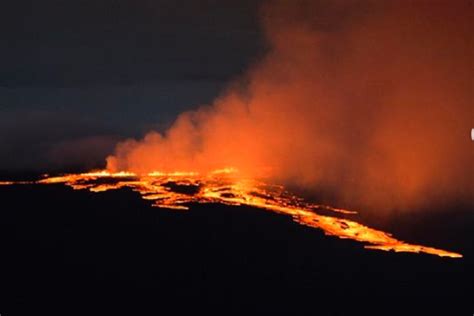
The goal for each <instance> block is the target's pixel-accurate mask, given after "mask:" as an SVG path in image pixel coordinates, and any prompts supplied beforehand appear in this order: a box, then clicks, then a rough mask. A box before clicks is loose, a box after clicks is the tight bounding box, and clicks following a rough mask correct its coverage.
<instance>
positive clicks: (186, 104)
mask: <svg viewBox="0 0 474 316" xmlns="http://www.w3.org/2000/svg"><path fill="white" fill-rule="evenodd" d="M258 5H259V4H258V1H254V0H240V1H217V0H216V1H211V0H206V1H176V0H139V1H123V0H122V1H117V0H115V1H112V0H108V1H105V0H104V1H96V0H94V1H92V0H82V1H61V0H56V1H54V0H46V1H5V2H3V3H2V5H0V37H1V39H2V41H1V44H0V45H1V46H0V69H1V72H0V144H1V146H0V163H1V165H2V167H0V169H28V168H30V169H31V168H46V169H50V168H52V169H55V168H65V167H66V168H67V167H68V166H74V165H77V164H86V166H85V167H89V166H87V164H89V165H93V164H95V163H97V161H98V160H100V159H101V158H102V157H103V156H104V155H106V154H107V153H109V152H110V151H111V150H112V148H113V145H114V143H115V141H117V140H119V139H121V138H123V137H128V136H140V135H142V134H143V133H145V132H146V131H147V130H149V129H151V128H156V129H158V130H162V129H164V128H165V127H166V126H167V125H169V124H170V123H171V122H172V120H173V119H174V118H175V116H176V115H177V114H178V113H180V112H182V111H183V110H186V109H193V108H196V107H197V106H199V105H201V104H205V103H209V102H210V101H212V99H213V98H214V97H215V96H216V95H218V94H219V91H220V90H221V89H222V88H223V86H225V84H226V83H228V82H229V81H230V80H232V79H233V78H235V77H236V76H238V75H239V74H241V73H242V72H243V71H244V70H245V69H246V67H247V66H248V65H249V64H250V63H252V62H254V61H255V60H257V59H258V56H259V55H260V54H261V53H262V51H263V46H264V44H263V41H262V39H261V38H262V35H261V33H260V29H259V23H258Z"/></svg>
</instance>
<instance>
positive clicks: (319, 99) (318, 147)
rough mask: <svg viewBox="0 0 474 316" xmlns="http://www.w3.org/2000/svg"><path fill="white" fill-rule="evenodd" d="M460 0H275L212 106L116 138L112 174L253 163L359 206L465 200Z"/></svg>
mask: <svg viewBox="0 0 474 316" xmlns="http://www.w3.org/2000/svg"><path fill="white" fill-rule="evenodd" d="M472 12H473V10H472V4H471V3H470V2H469V1H450V2H448V1H426V2H423V1H417V2H409V1H393V2H391V1H384V2H383V3H380V2H377V1H373V2H370V1H336V2H334V1H322V2H318V3H315V2H314V1H271V2H268V3H266V4H265V5H264V6H262V10H261V17H262V27H263V29H264V32H265V34H266V38H267V43H268V51H267V53H266V55H265V56H264V57H263V58H262V60H260V61H259V62H258V63H256V64H254V65H252V67H250V69H249V70H248V72H247V74H246V75H245V76H244V77H243V78H239V79H238V80H236V82H234V83H233V84H232V85H231V86H230V87H229V88H228V89H227V90H226V91H225V92H224V93H223V94H222V95H221V96H220V97H219V98H218V99H217V100H215V102H214V103H213V104H211V105H209V106H205V107H201V108H199V109H198V110H196V111H192V112H186V113H183V114H182V115H180V116H179V117H178V119H177V120H176V122H175V124H174V125H173V126H172V127H171V128H170V129H169V130H168V131H166V132H165V133H162V134H161V133H158V132H154V131H152V132H150V133H149V134H148V135H146V136H145V137H144V138H143V139H142V140H139V141H136V140H127V141H125V142H122V143H120V144H119V145H118V146H117V148H116V151H115V154H114V155H113V156H110V157H109V158H108V168H109V169H111V170H132V171H136V172H147V171H152V170H190V169H193V170H195V169H197V170H208V169H212V168H221V167H224V166H235V167H237V168H239V169H240V170H242V171H243V172H244V173H247V174H250V175H254V176H255V175H260V174H261V172H262V170H263V171H265V172H266V174H267V176H269V177H270V178H273V179H274V180H276V181H282V182H284V183H287V184H290V185H295V186H299V187H301V188H303V189H305V190H307V191H308V192H315V193H318V194H320V195H322V196H327V197H330V199H331V200H332V201H333V202H336V203H339V204H343V205H347V206H351V207H357V208H358V207H360V208H364V209H367V210H373V211H376V210H383V211H386V210H389V209H403V210H410V209H413V208H417V207H421V206H426V205H433V204H435V203H444V202H452V201H457V202H459V201H462V202H466V203H469V204H470V205H471V204H472V202H471V200H472V195H473V193H474V167H473V166H474V165H473V162H474V159H473V158H474V144H473V143H472V142H471V140H470V129H471V128H472V127H474V105H473V104H472V102H473V100H474V98H473V92H472V87H473V85H472V84H473V81H472V80H473V79H472V78H473V67H472V57H473V45H472V44H473V43H472V34H471V31H472V29H473V25H472V23H473V22H472V21H473V16H472V15H473V14H472Z"/></svg>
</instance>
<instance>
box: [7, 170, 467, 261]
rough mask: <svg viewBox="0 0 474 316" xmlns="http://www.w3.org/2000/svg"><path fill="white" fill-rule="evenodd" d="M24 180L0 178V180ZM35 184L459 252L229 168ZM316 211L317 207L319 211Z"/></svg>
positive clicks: (97, 175)
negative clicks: (243, 210)
mask: <svg viewBox="0 0 474 316" xmlns="http://www.w3.org/2000/svg"><path fill="white" fill-rule="evenodd" d="M24 183H28V182H12V181H5V182H0V185H12V184H24ZM29 183H35V184H44V185H46V184H65V185H67V186H69V187H71V188H73V189H74V190H89V191H91V192H104V191H108V190H117V189H121V188H129V189H131V190H133V191H136V192H138V193H139V194H140V195H141V197H142V198H143V199H145V200H149V201H152V203H153V204H152V205H153V206H154V207H160V208H167V209H176V210H188V209H189V205H190V204H191V203H221V204H227V205H236V206H238V205H247V206H251V207H255V208H259V209H263V210H267V211H270V212H275V213H278V214H285V215H288V216H291V218H292V219H293V220H294V221H295V222H297V223H299V224H301V225H305V226H309V227H313V228H317V229H321V230H322V231H324V233H325V234H326V235H330V236H336V237H338V238H341V239H350V240H354V241H358V242H361V243H363V244H365V246H364V247H365V248H367V249H378V250H385V251H390V250H393V251H395V252H413V253H427V254H431V255H437V256H440V257H451V258H461V257H462V255H461V254H459V253H455V252H451V251H446V250H442V249H437V248H433V247H427V246H423V245H417V244H410V243H407V242H404V241H401V240H398V239H396V238H394V237H393V236H392V235H391V234H390V233H387V232H384V231H381V230H377V229H374V228H370V227H368V226H365V225H363V224H360V223H358V222H356V221H354V220H349V219H345V218H341V217H337V216H327V215H321V214H319V213H321V211H324V212H325V213H326V212H328V211H329V212H332V213H334V215H342V214H345V215H355V214H356V212H354V211H349V210H344V209H339V208H333V207H330V206H326V205H318V204H314V203H310V202H307V201H305V200H304V199H302V198H299V197H297V196H295V195H293V194H291V193H290V192H288V191H287V190H286V189H285V188H284V187H283V186H281V185H273V184H269V183H266V182H264V181H261V180H257V179H251V178H244V177H240V176H239V173H238V171H237V170H236V169H234V168H225V169H219V170H215V171H212V172H209V173H207V174H201V173H198V172H182V171H177V172H158V171H155V172H150V173H147V174H136V173H132V172H117V173H112V172H109V171H107V170H100V171H94V172H88V173H79V174H66V175H62V176H53V177H48V176H46V177H45V178H43V179H41V180H38V181H35V182H29ZM318 211H319V212H318Z"/></svg>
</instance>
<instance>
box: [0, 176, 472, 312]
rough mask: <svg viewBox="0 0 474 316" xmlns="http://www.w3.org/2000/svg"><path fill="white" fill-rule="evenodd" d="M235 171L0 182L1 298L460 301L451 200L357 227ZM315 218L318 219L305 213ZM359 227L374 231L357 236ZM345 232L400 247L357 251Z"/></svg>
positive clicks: (230, 307) (37, 306) (461, 307)
mask: <svg viewBox="0 0 474 316" xmlns="http://www.w3.org/2000/svg"><path fill="white" fill-rule="evenodd" d="M235 177H236V176H235V175H234V173H233V172H230V173H227V171H224V172H217V173H215V174H211V175H206V176H205V177H203V176H201V175H198V174H196V173H184V172H180V173H172V174H165V173H155V174H152V175H147V176H141V177H139V176H137V175H134V174H127V173H121V174H110V173H106V172H103V171H102V172H94V173H85V174H68V175H63V176H57V177H51V176H49V177H42V178H41V179H39V180H33V181H31V180H29V181H20V182H16V183H17V184H15V181H11V182H9V183H4V184H5V185H2V186H0V197H1V200H2V204H3V208H2V209H3V210H2V212H1V216H2V218H1V223H2V230H3V231H4V232H6V233H7V234H8V236H9V237H8V242H6V243H4V246H5V247H4V248H3V249H4V252H3V263H4V266H5V268H4V269H3V273H2V289H3V294H2V308H3V310H4V311H5V313H8V312H9V311H12V314H31V312H36V313H40V314H42V313H45V312H47V313H49V314H58V315H60V314H61V315H64V314H68V315H75V314H83V313H88V314H104V313H108V312H111V311H114V312H115V313H126V314H128V313H134V314H146V313H158V314H159V313H168V312H175V313H189V312H193V311H206V312H216V313H225V314H241V313H250V312H255V311H256V312H260V313H279V312H281V313H291V312H304V311H308V310H312V309H317V311H318V314H322V315H347V314H348V313H356V314H358V313H362V312H364V313H365V314H372V313H374V314H379V313H380V311H381V310H383V311H384V314H398V313H401V312H403V311H405V312H406V311H409V312H407V313H408V314H410V313H411V312H414V313H415V312H417V313H418V312H426V311H432V312H433V313H437V312H440V311H442V312H450V313H452V312H453V311H459V312H464V311H468V310H469V309H470V308H472V301H471V300H470V293H472V290H473V288H472V286H473V283H472V254H473V249H472V244H471V243H470V242H469V240H470V239H469V236H470V230H471V229H472V228H473V227H474V219H473V218H472V216H470V215H469V214H472V213H471V212H472V210H470V209H462V208H461V207H456V208H453V210H452V211H451V212H450V213H438V214H439V216H438V217H436V216H434V215H433V213H426V212H424V213H420V214H421V215H420V216H419V217H416V216H413V215H410V216H409V217H404V218H403V217H400V218H399V221H398V222H397V223H393V222H392V225H391V226H390V227H389V226H386V225H381V224H380V223H376V222H372V223H370V222H369V223H365V225H364V224H359V223H357V222H355V219H356V218H357V216H358V214H355V213H354V212H349V211H346V210H341V209H336V208H331V207H328V206H322V205H316V204H312V203H309V202H305V201H304V200H302V199H297V198H296V197H295V196H294V195H291V194H290V193H289V192H286V191H285V190H284V188H282V187H280V186H271V185H268V184H264V183H262V182H258V183H255V182H254V183H252V185H251V186H249V185H250V184H249V183H248V181H249V180H246V181H244V182H242V181H243V180H240V179H236V178H235ZM246 182H247V187H244V186H243V183H246ZM64 184H66V186H65V185H64ZM233 186H238V187H239V190H237V188H236V187H233ZM244 188H245V189H244ZM140 197H142V198H140ZM252 199H255V200H252ZM257 201H258V203H257ZM265 210H266V211H265ZM289 210H291V212H290V211H289ZM296 210H300V211H299V212H300V213H296V214H295V213H294V212H296ZM303 210H304V211H303ZM305 212H309V213H308V214H306V213H305ZM272 213H273V214H272ZM275 213H276V214H275ZM321 214H325V215H321ZM428 214H430V216H428ZM453 214H456V216H454V217H453ZM447 215H449V216H447ZM328 218H331V219H333V221H332V222H325V221H327V219H328ZM348 218H350V219H348ZM316 219H317V220H319V221H321V223H319V224H317V225H315V222H316V221H315V220H316ZM323 223H325V224H328V225H329V226H324V225H323ZM300 224H303V225H300ZM333 224H334V227H333V226H332V225H333ZM369 226H375V227H377V229H375V228H369ZM420 226H421V227H422V229H420ZM315 228H317V229H315ZM360 230H363V231H360ZM384 231H391V232H393V233H394V235H395V236H397V237H399V238H400V239H404V240H410V241H415V240H416V241H418V242H420V243H423V244H426V245H431V246H434V247H435V248H431V247H426V246H417V245H415V244H412V243H404V242H401V241H400V240H399V239H395V237H393V236H392V235H390V234H389V233H386V232H384ZM371 233H376V237H377V238H378V239H375V240H372V241H370V240H369V239H370V238H371V237H372V235H371ZM341 234H342V235H341ZM357 234H359V237H360V238H359V239H361V238H365V239H366V240H358V238H356V237H357V236H358V235H357ZM326 235H333V236H336V237H339V238H334V237H328V236H326ZM340 238H343V239H342V240H341V239H340ZM358 241H361V242H363V244H365V245H366V246H369V248H377V249H382V250H389V249H390V250H395V251H402V252H398V253H396V252H393V251H389V252H386V251H374V250H368V249H364V248H363V247H361V246H360V244H359V242H358ZM386 242H388V244H386ZM398 247H400V248H398ZM410 247H411V248H410ZM441 249H450V250H451V251H446V250H441ZM405 251H409V252H405ZM413 252H419V253H413ZM433 254H434V255H433ZM460 254H462V255H463V257H462V258H457V259H454V260H453V259H451V258H449V257H460ZM440 255H443V256H447V257H444V258H443V257H440ZM394 302H397V303H396V304H395V303H394ZM426 302H430V304H428V305H427V304H426ZM387 306H391V308H390V310H386V309H385V308H387ZM13 311H14V312H15V313H13Z"/></svg>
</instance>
